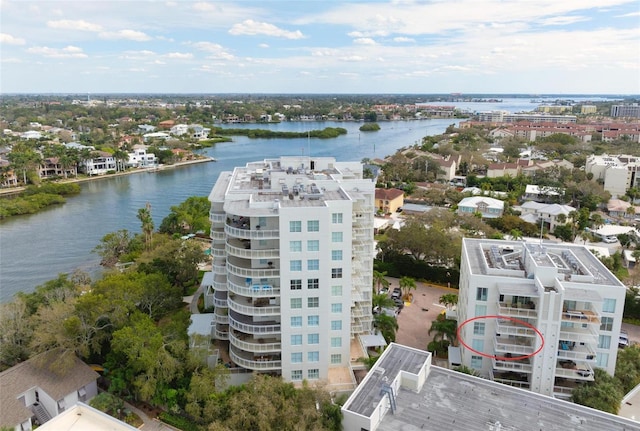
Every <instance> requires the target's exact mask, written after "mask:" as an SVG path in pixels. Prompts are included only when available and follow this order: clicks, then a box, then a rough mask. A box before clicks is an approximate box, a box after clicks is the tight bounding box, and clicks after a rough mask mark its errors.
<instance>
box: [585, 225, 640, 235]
mask: <svg viewBox="0 0 640 431" xmlns="http://www.w3.org/2000/svg"><path fill="white" fill-rule="evenodd" d="M593 232H594V233H596V234H598V235H600V236H616V235H620V234H623V233H626V234H630V235H636V236H637V237H640V232H638V230H637V229H636V228H635V227H633V226H620V225H617V224H606V225H604V226H602V227H600V228H599V229H594V230H593Z"/></svg>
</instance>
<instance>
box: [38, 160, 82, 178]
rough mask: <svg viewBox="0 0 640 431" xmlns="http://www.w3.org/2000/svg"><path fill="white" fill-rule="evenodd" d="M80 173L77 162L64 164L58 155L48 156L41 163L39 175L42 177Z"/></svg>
mask: <svg viewBox="0 0 640 431" xmlns="http://www.w3.org/2000/svg"><path fill="white" fill-rule="evenodd" d="M77 173H78V171H77V167H76V164H75V162H74V163H72V164H70V165H69V166H63V165H62V164H61V163H60V159H59V158H58V157H46V158H44V159H43V160H42V163H41V164H40V168H39V172H38V175H39V176H40V178H42V179H46V178H57V177H68V176H76V175H77Z"/></svg>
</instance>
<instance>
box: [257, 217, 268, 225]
mask: <svg viewBox="0 0 640 431" xmlns="http://www.w3.org/2000/svg"><path fill="white" fill-rule="evenodd" d="M258 226H261V227H267V218H266V217H258Z"/></svg>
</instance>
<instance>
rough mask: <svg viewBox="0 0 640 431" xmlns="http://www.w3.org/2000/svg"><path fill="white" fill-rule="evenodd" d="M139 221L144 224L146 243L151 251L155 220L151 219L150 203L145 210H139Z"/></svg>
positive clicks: (143, 230)
mask: <svg viewBox="0 0 640 431" xmlns="http://www.w3.org/2000/svg"><path fill="white" fill-rule="evenodd" d="M138 219H139V220H140V221H141V222H142V232H143V233H144V243H145V245H146V247H147V250H149V249H150V248H151V236H152V235H153V218H152V217H151V204H150V203H149V202H147V205H146V206H145V208H140V209H139V210H138Z"/></svg>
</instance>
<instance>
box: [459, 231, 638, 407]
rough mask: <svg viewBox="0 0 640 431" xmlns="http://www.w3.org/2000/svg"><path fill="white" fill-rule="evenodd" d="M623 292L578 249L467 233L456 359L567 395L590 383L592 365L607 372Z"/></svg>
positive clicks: (485, 371)
mask: <svg viewBox="0 0 640 431" xmlns="http://www.w3.org/2000/svg"><path fill="white" fill-rule="evenodd" d="M625 293H626V289H625V286H624V285H623V284H622V283H621V282H620V281H619V280H618V279H617V278H616V277H615V276H614V275H613V274H612V273H611V272H610V271H609V270H608V269H607V268H606V267H605V266H604V265H603V264H602V262H600V260H599V259H598V258H597V257H596V256H594V255H593V254H592V253H591V252H590V251H589V250H588V249H587V248H586V247H584V246H581V245H573V244H555V243H553V244H552V243H539V242H535V243H531V242H523V241H499V240H484V239H469V238H465V239H464V240H463V243H462V262H461V266H460V294H459V300H458V309H457V318H458V327H459V328H460V327H461V328H460V329H459V338H458V339H459V341H461V344H460V345H461V348H460V353H461V363H462V364H463V365H466V366H469V367H471V368H474V369H476V370H477V371H478V372H479V373H480V374H481V375H482V376H484V377H489V378H491V380H495V381H499V382H502V383H506V384H510V385H513V386H518V387H521V388H526V389H530V390H531V391H534V392H538V393H541V394H544V395H549V396H556V397H560V398H567V397H569V396H570V394H571V390H572V389H573V388H574V387H576V386H577V385H578V384H580V383H582V382H585V381H593V378H594V368H596V367H597V368H602V369H604V370H606V371H607V373H609V374H611V375H613V373H614V370H615V364H616V358H617V352H618V337H619V334H620V325H621V323H622V311H623V308H624V300H625ZM480 316H486V317H480ZM474 318H477V319H474ZM465 322H466V323H465Z"/></svg>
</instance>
